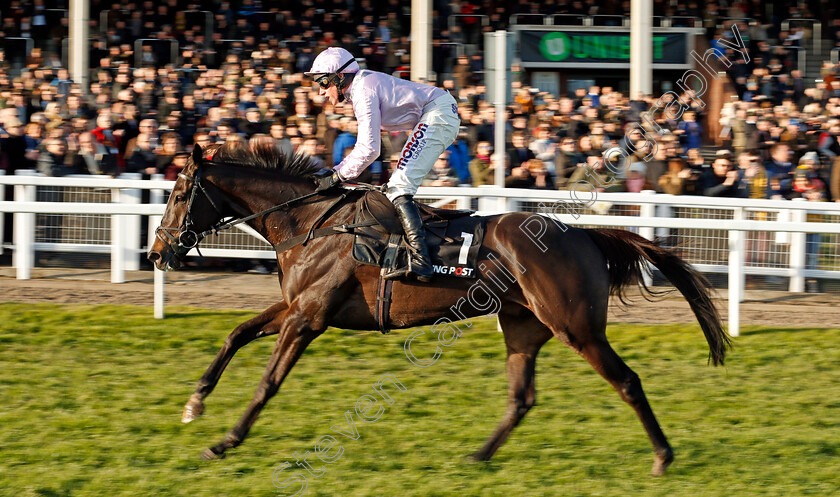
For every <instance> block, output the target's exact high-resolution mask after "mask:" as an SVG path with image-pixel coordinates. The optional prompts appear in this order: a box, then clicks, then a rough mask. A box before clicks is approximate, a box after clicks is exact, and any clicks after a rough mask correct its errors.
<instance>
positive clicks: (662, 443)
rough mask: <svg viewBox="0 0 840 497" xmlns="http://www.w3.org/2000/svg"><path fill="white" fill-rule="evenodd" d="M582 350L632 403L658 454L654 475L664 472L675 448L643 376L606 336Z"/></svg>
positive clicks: (588, 359) (585, 356)
mask: <svg viewBox="0 0 840 497" xmlns="http://www.w3.org/2000/svg"><path fill="white" fill-rule="evenodd" d="M580 354H581V355H582V356H583V357H584V358H585V359H586V360H587V361H589V363H590V364H591V365H592V367H594V368H595V370H596V371H598V373H600V374H601V376H603V377H604V378H605V379H606V380H607V381H608V382H610V384H611V385H612V386H613V388H615V389H616V390H617V391H618V393H619V395H621V398H622V399H623V400H624V401H625V402H627V403H628V404H630V406H631V407H633V409H634V410H635V411H636V415H637V416H638V417H639V419H640V420H641V421H642V425H643V426H644V428H645V431H646V432H647V434H648V437H649V438H650V441H651V442H652V443H653V449H654V453H655V458H654V461H653V469H652V470H651V472H652V473H653V474H654V475H663V474H665V470H666V469H668V466H669V465H670V464H671V462H673V460H674V452H673V450H672V449H671V445H670V444H669V443H668V439H667V438H665V434H664V433H663V432H662V428H660V426H659V423H658V422H657V421H656V417H655V416H654V415H653V410H652V409H651V408H650V404H649V403H648V400H647V397H646V396H645V392H644V390H642V382H641V380H640V379H639V376H638V375H636V373H634V372H633V370H632V369H630V368H629V367H628V366H627V364H625V363H624V361H622V360H621V357H619V356H618V354H616V352H615V351H614V350H613V349H612V347H610V344H609V343H608V342H607V341H606V339H594V340H592V341H591V342H589V343H587V344H586V345H584V346H583V347H582V348H581V350H580Z"/></svg>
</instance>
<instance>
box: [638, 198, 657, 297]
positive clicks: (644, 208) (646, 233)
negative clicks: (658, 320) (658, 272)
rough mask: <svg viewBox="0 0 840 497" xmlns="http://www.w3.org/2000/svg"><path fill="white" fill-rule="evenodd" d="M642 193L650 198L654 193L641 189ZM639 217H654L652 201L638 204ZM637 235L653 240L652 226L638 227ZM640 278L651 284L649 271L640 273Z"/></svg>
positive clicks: (646, 283) (654, 205)
mask: <svg viewBox="0 0 840 497" xmlns="http://www.w3.org/2000/svg"><path fill="white" fill-rule="evenodd" d="M642 193H644V194H645V195H650V196H651V200H652V199H653V198H654V195H656V191H655V190H642ZM639 217H643V218H645V217H647V218H653V217H656V204H654V203H653V202H650V203H645V204H641V205H640V206H639ZM639 235H641V236H643V237H645V238H646V239H648V240H651V241H653V239H654V228H648V227H640V228H639ZM645 265H646V266H647V268H648V270H650V269H651V264H650V263H649V262H648V263H645ZM642 279H644V282H645V285H647V286H652V285H653V277H652V276H651V274H650V272H649V271H645V273H644V274H643V275H642Z"/></svg>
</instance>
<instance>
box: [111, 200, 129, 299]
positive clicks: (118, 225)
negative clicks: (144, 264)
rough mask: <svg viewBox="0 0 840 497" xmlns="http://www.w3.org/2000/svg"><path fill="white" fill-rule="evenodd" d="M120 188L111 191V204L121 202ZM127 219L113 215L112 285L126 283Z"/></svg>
mask: <svg viewBox="0 0 840 497" xmlns="http://www.w3.org/2000/svg"><path fill="white" fill-rule="evenodd" d="M121 192H122V190H120V189H119V188H112V189H111V202H113V203H119V202H120V193H121ZM125 217H126V216H121V215H119V214H112V215H111V283H125V236H124V235H123V231H124V230H125V226H124V223H125Z"/></svg>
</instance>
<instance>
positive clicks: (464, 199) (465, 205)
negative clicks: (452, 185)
mask: <svg viewBox="0 0 840 497" xmlns="http://www.w3.org/2000/svg"><path fill="white" fill-rule="evenodd" d="M455 208H456V209H466V210H469V209H472V197H468V196H466V195H462V196H460V197H458V199H457V200H456V201H455Z"/></svg>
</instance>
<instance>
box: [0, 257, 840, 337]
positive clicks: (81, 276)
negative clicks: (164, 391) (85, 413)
mask: <svg viewBox="0 0 840 497" xmlns="http://www.w3.org/2000/svg"><path fill="white" fill-rule="evenodd" d="M32 277H33V279H30V280H18V279H15V273H14V269H13V268H9V267H3V268H0V301H3V302H53V303H61V304H65V303H68V304H128V305H141V306H151V305H152V302H153V296H154V295H153V274H152V273H151V272H150V271H136V272H129V273H127V276H126V279H127V282H126V283H122V284H114V283H110V281H109V278H110V273H109V272H108V271H102V270H99V271H90V270H67V269H35V270H34V271H33V274H32ZM746 297H747V298H746V301H745V302H744V303H742V306H741V324H742V325H750V324H756V325H763V326H777V327H780V328H787V327H792V326H797V327H798V326H810V327H821V328H840V313H838V312H837V311H836V309H837V308H838V307H840V296H836V295H831V294H795V293H787V292H769V291H747V295H746ZM279 299H280V287H279V285H278V283H277V275H259V274H242V273H192V272H182V273H168V274H167V283H166V305H168V306H170V305H183V306H191V307H205V308H212V309H249V310H255V311H261V310H263V309H265V308H267V307H269V306H270V305H272V304H274V303H275V302H277V301H278V300H279ZM716 302H717V304H718V309H719V310H720V312H721V315H722V316H723V317H724V319H726V314H727V312H726V311H727V302H726V292H725V291H723V292H720V293H719V294H718V299H717V300H716ZM610 321H612V322H625V323H649V324H654V323H693V322H695V319H694V315H693V314H692V313H691V310H690V309H689V307H688V304H687V303H686V302H685V300H683V299H682V297H681V296H679V294H676V295H671V296H670V297H667V298H665V299H662V300H659V301H657V302H647V301H646V300H644V299H643V298H641V297H636V298H634V299H633V303H632V305H630V306H628V307H626V308H624V309H622V308H621V307H620V306H619V305H618V303H617V302H616V303H614V304H613V305H611V306H610Z"/></svg>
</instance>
